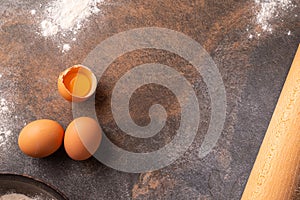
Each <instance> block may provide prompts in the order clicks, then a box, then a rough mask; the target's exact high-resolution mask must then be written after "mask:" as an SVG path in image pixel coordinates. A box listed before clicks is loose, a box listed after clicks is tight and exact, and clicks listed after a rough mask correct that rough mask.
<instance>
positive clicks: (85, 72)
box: [57, 65, 97, 102]
mask: <svg viewBox="0 0 300 200" xmlns="http://www.w3.org/2000/svg"><path fill="white" fill-rule="evenodd" d="M57 87H58V91H59V93H60V95H61V96H62V97H63V98H65V99H66V100H68V101H72V102H82V101H85V100H87V99H88V98H89V97H90V96H92V95H93V94H94V93H95V91H96V87H97V79H96V76H95V75H94V74H93V72H92V71H91V70H90V69H89V68H87V67H85V66H83V65H74V66H72V67H70V68H68V69H66V70H65V71H63V72H62V73H61V74H60V75H59V77H58V81H57Z"/></svg>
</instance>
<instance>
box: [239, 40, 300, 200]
mask: <svg viewBox="0 0 300 200" xmlns="http://www.w3.org/2000/svg"><path fill="white" fill-rule="evenodd" d="M299 164H300V45H299V48H298V51H297V53H296V56H295V59H294V61H293V64H292V66H291V69H290V72H289V74H288V76H287V79H286V82H285V84H284V87H283V90H282V92H281V95H280V97H279V100H278V103H277V106H276V108H275V111H274V114H273V116H272V119H271V122H270V124H269V127H268V130H267V132H266V135H265V138H264V140H263V143H262V145H261V148H260V150H259V153H258V155H257V158H256V161H255V164H254V166H253V169H252V172H251V174H250V177H249V179H248V183H247V185H246V188H245V191H244V193H243V196H242V200H250V199H251V200H289V199H291V197H292V195H293V192H294V191H295V189H296V186H297V179H298V178H297V177H298V175H299V173H298V172H299V167H300V165H299Z"/></svg>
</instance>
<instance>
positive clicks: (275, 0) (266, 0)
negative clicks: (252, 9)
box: [255, 0, 296, 33]
mask: <svg viewBox="0 0 300 200" xmlns="http://www.w3.org/2000/svg"><path fill="white" fill-rule="evenodd" d="M255 3H256V5H257V6H258V8H259V11H258V13H257V16H256V23H257V24H258V25H260V27H261V28H262V30H263V31H267V32H270V33H272V30H273V29H272V24H271V21H272V20H274V19H278V18H279V17H282V15H283V14H284V13H287V12H288V11H289V10H290V9H292V8H294V7H296V5H294V3H293V2H292V1H291V0H255Z"/></svg>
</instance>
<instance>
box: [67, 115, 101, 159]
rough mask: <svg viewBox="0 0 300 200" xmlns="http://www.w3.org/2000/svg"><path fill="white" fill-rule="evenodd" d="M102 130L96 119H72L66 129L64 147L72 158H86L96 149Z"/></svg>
mask: <svg viewBox="0 0 300 200" xmlns="http://www.w3.org/2000/svg"><path fill="white" fill-rule="evenodd" d="M101 139H102V130H101V128H100V126H99V125H98V123H97V121H96V120H94V119H93V118H89V117H80V118H77V119H75V120H73V121H72V122H71V123H70V124H69V126H68V127H67V129H66V132H65V139H64V147H65V150H66V152H67V154H68V155H69V156H70V157H71V158H72V159H73V160H86V159H88V158H90V157H91V156H92V155H93V154H94V153H95V152H96V151H97V149H98V147H99V145H100V142H101Z"/></svg>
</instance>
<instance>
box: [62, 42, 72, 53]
mask: <svg viewBox="0 0 300 200" xmlns="http://www.w3.org/2000/svg"><path fill="white" fill-rule="evenodd" d="M70 49H71V46H70V45H69V44H64V45H63V50H62V52H67V51H69V50H70Z"/></svg>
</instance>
